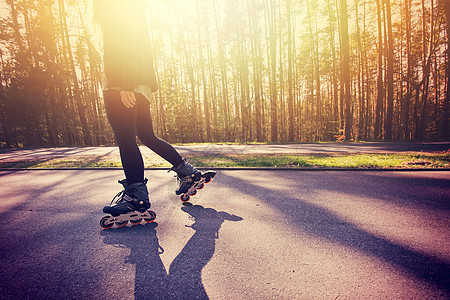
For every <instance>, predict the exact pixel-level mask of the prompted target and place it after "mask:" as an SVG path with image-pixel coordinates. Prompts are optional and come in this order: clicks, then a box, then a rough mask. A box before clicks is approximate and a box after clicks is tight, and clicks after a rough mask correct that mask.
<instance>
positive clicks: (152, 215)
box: [144, 210, 156, 223]
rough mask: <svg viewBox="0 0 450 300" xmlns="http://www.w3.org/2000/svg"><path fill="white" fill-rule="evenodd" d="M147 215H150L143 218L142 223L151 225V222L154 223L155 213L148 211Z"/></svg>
mask: <svg viewBox="0 0 450 300" xmlns="http://www.w3.org/2000/svg"><path fill="white" fill-rule="evenodd" d="M148 214H149V215H150V218H145V219H144V221H145V222H147V223H151V222H153V221H155V219H156V213H155V212H154V211H151V210H149V211H148Z"/></svg>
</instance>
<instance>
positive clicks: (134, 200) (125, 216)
mask: <svg viewBox="0 0 450 300" xmlns="http://www.w3.org/2000/svg"><path fill="white" fill-rule="evenodd" d="M119 183H120V184H122V185H123V187H124V190H123V191H121V192H119V193H118V194H117V195H116V196H115V197H114V198H113V200H112V201H111V203H110V205H107V206H105V207H104V208H103V212H104V213H107V214H110V215H109V216H104V217H103V218H102V219H101V220H100V226H101V227H102V228H104V229H109V228H111V227H112V226H113V225H114V224H116V225H117V226H118V227H124V226H126V225H127V224H128V222H130V223H131V224H132V225H138V224H139V223H141V221H142V220H144V221H145V222H147V223H151V222H153V221H154V220H155V219H156V214H155V212H153V211H151V210H149V208H150V201H149V199H148V190H147V179H145V180H144V182H137V183H133V184H128V182H127V180H126V179H124V180H119ZM113 202H115V203H114V204H113Z"/></svg>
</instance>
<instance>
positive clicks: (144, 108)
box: [136, 94, 183, 167]
mask: <svg viewBox="0 0 450 300" xmlns="http://www.w3.org/2000/svg"><path fill="white" fill-rule="evenodd" d="M136 106H137V134H138V137H139V139H140V140H141V142H142V143H143V144H144V145H146V146H147V147H149V148H150V149H151V150H152V151H153V152H155V153H156V154H158V155H159V156H161V157H162V158H164V159H165V160H167V161H168V162H170V163H171V164H172V165H173V166H175V167H176V166H179V165H180V164H182V163H183V158H182V157H181V156H180V154H178V152H177V150H175V148H173V147H172V146H171V145H170V144H169V143H167V142H166V141H164V140H162V139H160V138H158V137H157V136H156V135H155V133H154V132H153V124H152V117H151V114H150V103H149V102H148V101H147V99H145V97H144V96H142V95H140V94H136Z"/></svg>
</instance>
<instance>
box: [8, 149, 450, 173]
mask: <svg viewBox="0 0 450 300" xmlns="http://www.w3.org/2000/svg"><path fill="white" fill-rule="evenodd" d="M186 158H187V159H188V160H189V162H191V163H192V164H193V165H195V166H196V167H199V168H213V167H230V168H232V167H246V168H247V167H250V168H251V167H255V168H261V167H272V168H274V167H275V168H276V167H282V168H336V169H339V168H357V169H383V168H399V169H414V168H426V169H435V168H450V153H449V152H435V153H423V152H403V153H385V154H367V153H365V154H349V153H345V154H339V153H327V154H307V155H303V154H302V155H291V154H252V155H248V154H217V155H211V154H208V155H195V156H187V157H186ZM120 167H121V163H120V160H119V159H118V158H117V159H112V158H111V157H108V158H99V157H80V158H70V159H65V158H49V159H45V160H27V161H10V162H0V168H23V169H31V168H33V169H34V168H37V169H39V168H46V169H47V168H50V169H52V168H74V169H75V168H76V169H79V168H120ZM145 167H148V168H151V167H167V168H169V167H171V165H170V164H169V163H167V162H165V161H162V160H161V159H160V158H159V157H155V158H154V159H152V158H147V159H146V160H145Z"/></svg>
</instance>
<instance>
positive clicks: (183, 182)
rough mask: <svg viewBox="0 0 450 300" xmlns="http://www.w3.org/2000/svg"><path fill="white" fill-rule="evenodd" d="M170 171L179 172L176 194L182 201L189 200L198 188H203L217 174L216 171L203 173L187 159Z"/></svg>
mask: <svg viewBox="0 0 450 300" xmlns="http://www.w3.org/2000/svg"><path fill="white" fill-rule="evenodd" d="M170 171H174V172H176V173H177V175H176V176H175V177H177V182H178V187H177V189H176V190H175V194H177V195H179V196H180V200H181V201H182V202H188V201H189V199H190V198H191V196H194V195H196V194H197V190H201V189H202V188H203V187H204V186H205V183H209V182H210V181H211V180H212V179H213V178H214V176H215V175H216V172H215V171H206V172H204V173H202V172H200V171H199V170H197V169H196V168H194V167H193V166H192V165H191V164H190V163H188V162H187V161H185V160H184V161H183V163H181V164H180V165H179V166H177V167H173V168H171V169H170V170H169V172H170Z"/></svg>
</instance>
